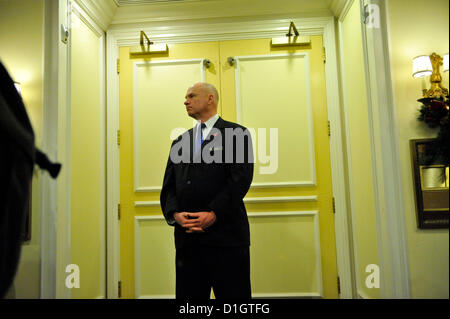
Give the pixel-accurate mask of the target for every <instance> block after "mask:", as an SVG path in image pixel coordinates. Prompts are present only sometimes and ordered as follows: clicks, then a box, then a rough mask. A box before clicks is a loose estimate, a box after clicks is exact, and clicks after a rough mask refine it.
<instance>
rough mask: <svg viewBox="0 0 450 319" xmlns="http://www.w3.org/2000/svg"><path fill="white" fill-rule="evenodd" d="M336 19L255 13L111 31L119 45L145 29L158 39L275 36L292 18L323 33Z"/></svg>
mask: <svg viewBox="0 0 450 319" xmlns="http://www.w3.org/2000/svg"><path fill="white" fill-rule="evenodd" d="M332 19H333V17H332V16H331V15H328V16H321V17H305V16H304V15H297V16H292V15H291V16H283V15H280V16H273V15H271V16H259V17H258V16H252V17H239V18H222V19H198V20H189V21H186V20H183V21H173V22H171V23H170V24H167V21H166V22H149V23H133V24H129V25H120V26H119V25H111V26H110V28H109V29H108V34H109V35H110V36H114V37H115V38H116V39H117V42H118V45H119V46H128V45H138V44H139V35H140V31H141V30H143V31H144V32H145V33H146V34H147V35H148V36H149V37H150V39H151V40H152V41H154V42H155V43H158V42H165V43H188V42H201V41H224V40H239V39H256V38H272V37H279V36H283V35H285V34H286V32H287V31H288V29H289V24H290V22H291V21H293V22H294V23H295V25H296V26H297V29H298V30H299V31H300V32H301V33H302V34H304V35H320V34H323V29H324V27H325V26H326V25H328V23H330V21H331V20H332Z"/></svg>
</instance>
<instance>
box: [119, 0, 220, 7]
mask: <svg viewBox="0 0 450 319" xmlns="http://www.w3.org/2000/svg"><path fill="white" fill-rule="evenodd" d="M114 1H115V2H116V4H117V6H119V7H124V6H133V5H146V4H155V3H176V2H178V3H180V2H193V1H195V2H198V1H211V0H114Z"/></svg>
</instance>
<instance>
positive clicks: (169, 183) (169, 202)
mask: <svg viewBox="0 0 450 319" xmlns="http://www.w3.org/2000/svg"><path fill="white" fill-rule="evenodd" d="M172 146H173V144H172ZM160 203H161V209H162V212H163V214H164V218H165V219H166V221H167V224H169V225H170V226H174V225H175V219H174V218H173V213H174V212H177V211H178V202H177V197H176V192H175V173H174V164H173V162H172V160H171V159H170V156H169V160H168V161H167V166H166V171H165V173H164V180H163V185H162V189H161V196H160Z"/></svg>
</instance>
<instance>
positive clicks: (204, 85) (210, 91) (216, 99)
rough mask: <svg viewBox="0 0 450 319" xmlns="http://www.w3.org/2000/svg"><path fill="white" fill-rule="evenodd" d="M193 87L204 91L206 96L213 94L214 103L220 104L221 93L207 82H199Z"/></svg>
mask: <svg viewBox="0 0 450 319" xmlns="http://www.w3.org/2000/svg"><path fill="white" fill-rule="evenodd" d="M192 87H197V88H199V89H201V90H203V91H204V92H205V93H206V94H208V95H209V94H213V95H214V102H215V103H216V105H217V104H219V92H218V91H217V89H216V87H215V86H214V85H212V84H210V83H206V82H198V83H195V84H194V85H193V86H192Z"/></svg>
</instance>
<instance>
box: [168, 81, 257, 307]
mask: <svg viewBox="0 0 450 319" xmlns="http://www.w3.org/2000/svg"><path fill="white" fill-rule="evenodd" d="M185 98H186V101H185V102H184V104H185V106H186V111H187V113H188V115H189V116H190V117H192V118H194V119H196V120H197V122H198V123H197V125H196V126H195V127H194V128H192V129H190V130H188V131H187V132H185V133H184V134H182V135H181V136H180V137H178V138H177V139H176V140H175V141H174V142H173V143H172V146H171V151H170V156H169V160H168V163H167V167H166V171H165V174H164V181H163V187H162V190H161V198H160V200H161V208H162V211H163V213H164V217H165V219H166V221H167V223H168V224H169V225H171V226H174V228H175V229H174V234H175V247H176V297H177V299H203V300H204V299H209V298H210V293H211V288H213V290H214V294H215V296H216V298H218V299H230V298H240V299H250V298H251V287H250V256H249V245H250V231H249V223H248V218H247V212H246V209H245V206H244V202H243V198H244V196H245V194H246V193H247V191H248V189H249V188H250V184H251V182H252V179H253V162H254V160H253V149H252V141H251V137H250V134H249V132H248V130H247V129H246V128H245V127H243V126H241V125H238V124H235V123H232V122H228V121H225V120H223V119H222V118H220V117H219V115H218V114H217V103H218V100H219V96H218V93H217V90H216V89H215V88H214V86H212V85H211V84H208V83H196V84H194V85H193V86H191V87H190V88H189V89H188V91H187V94H186V97H185Z"/></svg>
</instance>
